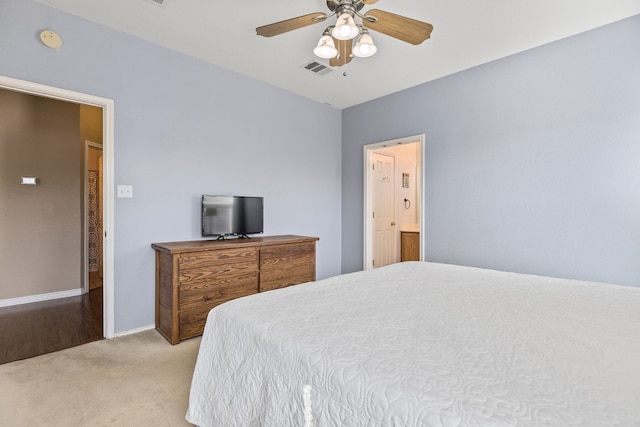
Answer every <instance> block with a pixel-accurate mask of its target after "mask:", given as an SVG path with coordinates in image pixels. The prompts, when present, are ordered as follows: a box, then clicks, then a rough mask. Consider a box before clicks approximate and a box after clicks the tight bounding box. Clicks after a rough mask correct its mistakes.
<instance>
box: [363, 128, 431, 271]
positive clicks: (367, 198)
mask: <svg viewBox="0 0 640 427" xmlns="http://www.w3.org/2000/svg"><path fill="white" fill-rule="evenodd" d="M424 141H425V136H424V134H420V135H413V136H406V137H403V138H397V139H392V140H387V141H381V142H376V143H373V144H367V145H365V146H363V156H362V157H363V160H364V164H363V173H364V177H363V191H362V194H363V199H364V203H363V212H362V218H363V221H362V223H363V230H362V237H363V240H362V248H363V255H362V260H363V266H362V268H363V270H370V269H371V268H373V266H372V264H373V261H372V257H373V242H372V239H373V231H372V230H373V218H370V216H369V214H368V212H370V211H371V203H372V202H371V199H372V195H371V186H370V185H369V174H370V173H369V163H370V162H371V153H373V152H374V151H376V150H379V149H381V148H388V147H392V146H394V145H401V144H410V143H416V144H418V155H417V159H416V160H417V161H416V164H417V169H418V170H417V174H416V185H417V189H416V194H417V198H418V200H417V201H416V202H417V206H418V209H419V212H418V221H419V223H420V260H421V261H424V259H425V256H424V253H425V246H426V245H425V240H426V239H425V232H424V230H425V208H424V199H425V198H424V197H423V195H422V189H423V188H424V151H425V150H424Z"/></svg>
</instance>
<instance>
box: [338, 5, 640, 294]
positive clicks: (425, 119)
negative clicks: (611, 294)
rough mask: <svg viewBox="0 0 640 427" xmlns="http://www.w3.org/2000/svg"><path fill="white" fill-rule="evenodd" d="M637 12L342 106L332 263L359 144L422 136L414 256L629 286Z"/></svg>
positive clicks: (350, 259) (634, 257)
mask: <svg viewBox="0 0 640 427" xmlns="http://www.w3.org/2000/svg"><path fill="white" fill-rule="evenodd" d="M639 46H640V16H635V17H632V18H630V19H626V20H624V21H620V22H618V23H615V24H612V25H609V26H606V27H602V28H599V29H595V30H593V31H589V32H587V33H583V34H580V35H577V36H574V37H571V38H568V39H565V40H561V41H558V42H556V43H552V44H549V45H546V46H542V47H539V48H536V49H532V50H529V51H526V52H524V53H521V54H518V55H514V56H511V57H507V58H504V59H501V60H498V61H495V62H492V63H489V64H486V65H482V66H479V67H476V68H473V69H469V70H466V71H464V72H460V73H458V74H455V75H452V76H449V77H446V78H442V79H439V80H437V81H433V82H430V83H427V84H424V85H421V86H418V87H415V88H412V89H410V90H406V91H403V92H399V93H396V94H393V95H390V96H387V97H383V98H380V99H377V100H374V101H371V102H368V103H365V104H361V105H358V106H355V107H352V108H349V109H346V110H344V111H343V152H342V156H343V186H342V203H343V212H342V226H343V228H342V241H343V247H342V251H343V264H342V266H343V272H349V271H355V270H360V269H361V268H362V147H363V145H365V144H369V143H374V142H378V141H384V140H389V139H394V138H399V137H403V136H408V135H415V134H422V133H424V134H425V135H426V150H425V180H424V204H425V212H426V224H427V225H426V230H424V231H425V233H424V234H423V239H425V243H426V259H427V260H432V261H438V262H447V263H454V264H465V265H472V266H480V267H489V268H496V269H501V270H508V271H516V272H525V273H535V274H542V275H550V276H558V277H568V278H577V279H586V280H596V281H605V282H612V283H617V284H627V285H635V286H640V80H639V77H638V76H640V48H639Z"/></svg>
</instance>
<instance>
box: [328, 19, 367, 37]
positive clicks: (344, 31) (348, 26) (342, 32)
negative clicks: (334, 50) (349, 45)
mask: <svg viewBox="0 0 640 427" xmlns="http://www.w3.org/2000/svg"><path fill="white" fill-rule="evenodd" d="M359 32H360V31H359V30H358V27H357V26H356V23H355V22H354V20H353V17H352V16H351V15H350V14H349V13H346V12H345V13H343V14H341V15H340V16H338V21H337V22H336V26H335V27H334V28H333V30H332V31H331V35H332V36H333V37H335V38H336V39H338V40H351V39H353V38H355V36H357V35H358V33H359Z"/></svg>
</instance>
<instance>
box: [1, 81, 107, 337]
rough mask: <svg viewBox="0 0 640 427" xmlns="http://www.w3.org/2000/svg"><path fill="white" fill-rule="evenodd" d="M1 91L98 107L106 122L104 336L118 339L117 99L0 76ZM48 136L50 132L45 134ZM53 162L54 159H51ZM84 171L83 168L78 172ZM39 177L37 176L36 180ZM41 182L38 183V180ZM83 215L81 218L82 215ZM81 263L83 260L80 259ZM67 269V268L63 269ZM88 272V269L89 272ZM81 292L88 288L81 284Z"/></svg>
mask: <svg viewBox="0 0 640 427" xmlns="http://www.w3.org/2000/svg"><path fill="white" fill-rule="evenodd" d="M0 89H6V90H8V91H13V92H20V93H24V94H29V95H34V96H36V97H42V98H48V99H53V100H58V101H62V102H64V103H70V104H75V105H80V106H91V107H97V108H98V109H99V111H100V115H101V119H102V129H101V132H102V134H101V137H102V142H103V144H102V152H103V156H102V157H103V168H102V169H103V179H102V181H103V186H102V188H103V194H102V209H101V216H102V218H103V221H102V222H103V231H102V232H101V235H100V236H99V237H98V240H99V241H101V246H102V252H103V253H102V264H103V269H102V270H103V299H102V307H103V322H102V325H103V336H104V337H105V338H113V337H114V306H113V301H114V289H113V287H114V283H113V276H114V271H113V239H112V236H113V235H114V230H113V223H114V221H113V190H112V189H113V144H114V141H113V129H114V123H113V108H114V105H113V100H110V99H106V98H100V97H96V96H93V95H88V94H83V93H79V92H73V91H69V90H65V89H60V88H55V87H50V86H45V85H40V84H37V83H32V82H27V81H23V80H18V79H13V78H9V77H4V76H0ZM45 133H46V132H45ZM51 160H52V161H53V160H54V159H51ZM78 172H81V169H79V170H78ZM27 178H30V177H27ZM36 178H37V177H36ZM36 182H37V180H36ZM79 216H80V215H79ZM80 263H82V261H81V260H80ZM62 268H64V267H62ZM85 271H86V270H85ZM80 285H81V286H80V287H79V289H80V288H81V287H82V286H83V285H84V284H83V283H82V282H80Z"/></svg>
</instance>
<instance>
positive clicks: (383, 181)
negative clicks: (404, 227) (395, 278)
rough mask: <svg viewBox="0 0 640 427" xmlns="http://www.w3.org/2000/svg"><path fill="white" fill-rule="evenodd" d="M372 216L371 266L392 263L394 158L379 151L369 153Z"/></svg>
mask: <svg viewBox="0 0 640 427" xmlns="http://www.w3.org/2000/svg"><path fill="white" fill-rule="evenodd" d="M371 169H372V172H373V179H372V192H371V196H372V205H371V206H372V208H373V212H372V217H373V234H374V238H373V267H374V268H376V267H382V266H385V265H388V264H393V263H395V262H396V260H395V252H396V250H395V243H396V236H395V231H396V230H395V228H396V227H395V225H396V224H395V212H394V208H393V206H394V204H393V196H394V189H395V186H394V185H395V183H394V170H395V159H394V158H393V157H391V156H386V155H384V154H379V153H371Z"/></svg>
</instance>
